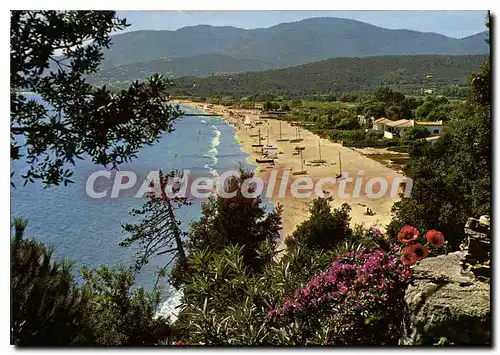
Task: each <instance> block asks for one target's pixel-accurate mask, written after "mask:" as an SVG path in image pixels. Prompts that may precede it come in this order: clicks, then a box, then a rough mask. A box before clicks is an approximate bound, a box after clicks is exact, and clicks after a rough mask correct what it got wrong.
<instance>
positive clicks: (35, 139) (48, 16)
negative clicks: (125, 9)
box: [10, 11, 180, 185]
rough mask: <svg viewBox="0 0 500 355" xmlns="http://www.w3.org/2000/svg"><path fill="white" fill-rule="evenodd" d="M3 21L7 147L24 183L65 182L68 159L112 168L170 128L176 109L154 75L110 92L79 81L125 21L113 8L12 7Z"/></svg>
mask: <svg viewBox="0 0 500 355" xmlns="http://www.w3.org/2000/svg"><path fill="white" fill-rule="evenodd" d="M10 20H11V27H10V89H11V90H10V91H11V97H10V103H11V114H10V116H11V144H10V146H11V149H10V151H11V159H12V160H13V161H15V160H21V159H22V160H23V161H24V162H26V164H27V165H28V166H29V169H28V171H27V172H26V173H25V174H23V175H22V178H23V179H25V181H26V182H28V181H30V182H33V181H35V180H37V179H39V180H41V181H42V182H43V183H44V184H45V185H58V184H60V183H61V182H62V183H65V184H66V183H68V182H71V179H70V178H71V175H72V172H71V169H70V168H69V166H70V165H71V164H75V159H83V158H90V159H91V160H92V161H93V162H94V163H96V164H101V165H104V166H111V167H114V166H117V165H119V164H121V163H123V162H126V161H129V160H130V159H131V158H133V157H134V156H135V153H136V152H137V150H138V149H139V148H141V147H142V146H144V145H148V144H152V143H153V142H155V141H156V140H158V138H159V137H160V135H161V134H162V133H163V132H170V131H172V121H173V120H174V119H175V118H176V117H177V116H179V114H180V112H179V109H178V108H177V107H173V106H172V105H169V104H168V103H167V101H166V94H165V91H166V90H167V89H168V88H169V85H170V84H169V82H168V81H166V80H165V79H164V78H162V77H161V76H159V75H154V76H152V77H151V78H149V79H148V80H147V81H145V82H143V83H139V82H135V83H133V84H132V85H130V86H129V87H127V88H125V89H123V90H120V91H118V92H111V91H110V90H108V89H107V88H106V86H102V87H94V86H92V85H90V84H89V83H87V82H86V75H88V74H90V73H94V72H95V71H96V69H97V67H98V66H99V63H100V62H101V61H102V59H103V49H105V48H109V46H110V45H111V37H110V34H111V33H112V32H113V31H118V30H122V29H124V28H126V27H127V26H128V24H127V22H126V20H125V19H123V18H119V17H118V16H117V15H116V14H115V12H114V11H12V12H11V18H10ZM24 91H31V92H34V93H35V94H36V95H39V97H40V98H41V99H42V100H43V102H44V103H42V102H40V101H37V100H35V99H33V98H30V97H29V96H27V95H25V94H24V93H23V92H24Z"/></svg>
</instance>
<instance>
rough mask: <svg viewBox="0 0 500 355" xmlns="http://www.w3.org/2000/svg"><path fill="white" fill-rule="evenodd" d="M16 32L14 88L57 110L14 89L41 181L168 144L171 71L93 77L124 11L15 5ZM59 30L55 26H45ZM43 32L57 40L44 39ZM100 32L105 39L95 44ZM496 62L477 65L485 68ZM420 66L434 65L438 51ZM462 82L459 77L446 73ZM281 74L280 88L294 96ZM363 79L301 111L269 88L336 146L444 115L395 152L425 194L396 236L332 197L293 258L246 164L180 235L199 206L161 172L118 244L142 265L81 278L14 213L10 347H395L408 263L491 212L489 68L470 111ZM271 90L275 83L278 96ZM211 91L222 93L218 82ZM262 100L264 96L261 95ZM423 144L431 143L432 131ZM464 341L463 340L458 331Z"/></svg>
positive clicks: (272, 104)
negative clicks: (169, 290) (168, 297)
mask: <svg viewBox="0 0 500 355" xmlns="http://www.w3.org/2000/svg"><path fill="white" fill-rule="evenodd" d="M11 22H12V23H11V40H12V43H11V62H12V63H11V89H14V88H29V89H34V90H35V91H36V92H37V93H38V94H39V95H40V96H41V97H42V98H43V99H44V100H45V101H46V102H47V103H48V104H49V105H50V106H51V107H53V110H48V109H46V108H45V107H44V106H43V105H42V104H40V103H37V102H34V101H32V100H27V99H26V98H24V97H23V96H21V95H19V94H18V93H16V92H13V93H12V95H11V107H12V108H11V136H12V139H11V160H13V161H14V160H19V159H26V160H27V162H28V164H29V165H30V166H31V168H30V170H29V172H28V173H27V174H26V176H24V178H25V179H26V181H27V182H28V181H34V180H35V179H40V180H41V181H42V182H43V183H45V185H48V186H50V185H57V184H59V183H61V182H64V183H67V182H68V181H69V180H70V177H71V172H70V171H68V170H65V163H74V158H79V157H82V158H83V157H84V156H86V157H87V158H88V159H92V161H93V162H95V163H96V164H104V165H112V166H116V165H118V164H120V163H122V162H126V161H128V160H129V159H130V158H133V157H134V154H135V152H136V151H137V149H139V148H140V147H141V146H143V145H148V144H153V143H154V142H155V141H156V140H157V139H158V137H159V136H160V135H161V134H163V133H171V131H172V126H171V125H172V122H173V120H174V119H175V118H176V117H177V116H179V115H180V112H179V110H178V109H177V108H175V107H173V106H171V105H169V104H168V102H167V101H166V100H165V98H166V96H167V92H169V91H170V86H169V85H168V83H166V82H165V81H164V80H163V79H162V78H161V77H160V76H155V77H153V78H152V79H151V80H149V81H148V83H142V84H139V83H137V84H132V85H131V86H130V87H129V88H128V89H126V90H123V91H120V92H119V93H111V92H110V91H108V89H106V88H95V87H93V86H91V85H90V84H88V83H86V82H85V80H84V76H85V75H86V74H88V73H92V72H93V71H94V70H95V69H96V67H97V65H98V64H99V62H100V61H101V60H102V55H103V53H102V52H103V49H104V48H107V47H108V45H109V44H110V41H109V33H110V32H111V31H112V30H113V29H115V28H123V27H124V26H126V21H125V20H123V19H120V18H118V17H117V16H116V14H115V13H114V12H111V11H106V12H93V11H88V12H87V11H85V12H75V11H69V12H64V13H62V12H57V11H40V12H36V11H13V12H12V15H11ZM52 27H54V28H56V29H58V31H55V32H54V31H52V30H49V28H52ZM41 33H49V34H53V37H51V36H49V37H48V41H39V40H38V38H39V36H40V35H41ZM89 37H90V38H91V39H94V41H93V42H92V43H91V44H89V45H87V46H86V47H83V42H84V41H86V40H87V39H88V38H89ZM28 48H29V49H30V50H27V49H28ZM56 48H63V49H65V50H66V51H67V54H68V58H67V59H68V60H69V61H68V62H65V63H69V64H65V63H63V62H61V63H59V64H60V65H69V68H67V69H69V70H60V71H58V72H57V73H50V74H48V75H43V73H44V70H45V69H46V68H47V66H48V63H49V62H50V61H53V60H56V61H59V59H58V58H53V57H52V55H51V54H52V53H53V51H54V49H56ZM436 58H437V59H436ZM436 58H434V59H432V60H437V61H441V60H443V61H444V62H443V63H447V65H448V66H450V67H451V68H454V65H452V64H456V63H457V62H456V58H453V57H436ZM443 58H444V59H443ZM484 59H485V58H484V57H479V56H478V57H469V59H467V60H471V61H473V62H474V63H475V64H478V66H479V61H484ZM338 60H339V61H340V63H344V62H343V61H345V64H343V65H348V64H347V63H349V62H348V60H347V59H338ZM367 60H368V61H374V62H373V63H372V65H371V66H369V67H371V68H375V67H376V65H375V64H376V63H378V62H377V61H378V60H380V59H373V58H372V59H367ZM390 60H393V59H390ZM398 60H402V59H399V58H396V59H395V61H396V63H398ZM407 60H408V61H409V62H410V63H411V62H412V61H413V62H415V61H416V59H415V58H412V57H408V58H407ZM418 60H419V61H420V60H421V61H422V62H423V63H431V62H430V60H431V59H428V60H429V61H427V59H426V58H425V57H421V58H419V59H418ZM359 61H361V60H359ZM426 61H427V62H426ZM476 61H477V63H476ZM399 63H400V62H399ZM432 63H434V62H432ZM351 64H352V62H351ZM475 64H474V65H475ZM397 65H399V64H397ZM443 65H444V64H443ZM306 67H307V66H306ZM360 68H361V67H360ZM467 70H468V69H467ZM452 71H453V70H451V69H450V73H451V72H452ZM277 72H279V71H275V72H271V73H277ZM369 72H370V71H369V70H367V73H369ZM458 72H460V73H462V74H463V75H464V77H465V74H466V73H464V72H463V68H461V69H460V70H458V71H457V72H454V73H453V74H450V78H451V77H453V76H454V75H458ZM317 74H318V76H317V80H310V81H304V82H301V83H300V85H301V86H310V87H311V91H310V92H311V93H317V92H326V93H328V92H329V91H322V90H318V87H315V85H317V84H315V83H316V82H317V83H322V82H323V83H324V82H330V84H331V76H329V74H327V72H318V73H317ZM351 74H352V73H351ZM265 75H271V74H269V73H267V74H265ZM272 75H274V74H272ZM281 75H284V74H283V73H278V74H277V76H276V80H277V79H279V78H281V79H279V80H282V81H281V82H282V83H283V85H287V84H286V83H287V82H288V80H285V78H282V77H281ZM412 75H413V74H412ZM415 75H417V76H420V75H421V73H418V74H415ZM251 76H252V75H251V74H242V76H241V78H248V77H251ZM197 80H199V79H197ZM211 80H212V79H211ZM213 80H215V79H213ZM217 80H218V79H217ZM245 80H246V79H245ZM252 80H256V79H252ZM273 80H275V79H273ZM294 80H295V79H293V80H290V82H292V83H293V82H294ZM450 80H452V79H450ZM453 80H454V79H453ZM460 80H465V78H461V79H460ZM361 82H362V80H361V78H360V79H359V84H358V86H356V85H354V86H353V87H352V88H347V87H342V89H341V91H342V92H343V94H342V95H338V97H339V98H340V99H341V100H340V102H337V101H336V99H337V95H336V94H334V93H332V92H330V93H329V94H328V96H322V97H323V98H324V100H323V101H321V102H320V101H319V100H304V97H301V96H300V95H301V94H300V92H299V91H296V94H294V95H297V96H294V97H292V96H287V97H286V98H285V97H284V96H282V97H280V98H278V97H277V96H276V95H277V93H273V94H272V97H270V96H268V97H266V98H265V99H262V100H261V102H264V104H265V105H266V108H268V109H269V108H272V109H275V108H277V107H276V105H278V106H279V107H278V108H279V109H280V110H283V111H284V112H286V113H287V114H286V115H285V118H284V119H287V120H290V121H297V122H300V123H301V124H303V125H304V127H307V128H308V129H311V130H313V131H316V132H317V133H319V134H325V135H326V136H327V137H329V138H331V139H344V138H346V139H351V140H352V141H373V142H376V141H379V140H380V136H379V135H378V134H376V133H371V132H366V131H365V128H366V127H365V126H364V124H362V123H360V122H359V120H358V115H365V116H367V115H374V116H379V117H382V116H389V118H391V119H393V120H396V119H400V118H414V117H417V118H420V117H426V119H438V118H439V119H442V120H443V121H445V122H446V125H447V127H446V128H447V129H446V130H445V132H444V134H443V136H442V137H441V139H440V140H439V141H438V142H437V143H436V144H435V145H429V144H427V143H426V142H422V141H418V140H416V141H405V142H404V145H402V146H399V147H398V148H399V149H400V150H401V149H403V150H407V151H408V152H409V162H408V164H406V166H405V168H404V172H405V174H406V175H407V176H408V177H411V178H412V179H413V181H414V185H413V191H412V198H409V199H402V200H401V201H400V202H397V203H396V204H395V205H394V207H393V212H394V218H393V220H392V222H391V223H390V225H389V226H388V231H387V233H385V234H384V233H382V232H381V231H380V230H378V229H369V230H365V229H363V228H362V227H360V226H352V225H351V223H350V214H351V208H350V207H349V206H348V205H347V204H344V205H342V206H341V207H340V208H337V209H332V208H331V207H330V204H329V200H328V199H325V198H318V199H316V200H314V201H313V203H312V206H311V209H310V215H309V218H308V219H306V220H305V221H304V222H303V223H301V224H300V225H298V226H297V228H296V230H295V231H294V232H293V233H292V234H291V235H290V236H285V237H288V238H287V239H286V241H287V243H286V244H287V248H286V249H285V250H280V251H278V250H276V249H277V248H276V247H277V245H278V240H279V238H280V229H281V222H282V221H281V212H282V209H281V207H280V206H277V207H276V208H275V209H273V210H272V211H270V212H268V211H266V208H265V206H264V203H263V201H262V200H261V199H260V198H258V197H255V198H248V197H246V196H242V195H241V192H239V191H241V189H239V187H240V185H241V184H242V183H243V181H244V180H245V179H246V178H247V177H251V176H253V175H252V173H251V172H246V171H243V170H242V171H241V177H240V178H233V179H232V180H230V181H229V183H228V189H227V191H228V192H231V191H237V193H236V195H235V196H234V197H230V198H223V197H220V196H219V197H212V198H210V199H209V200H208V201H207V202H205V203H204V205H203V207H202V213H201V216H200V217H199V219H198V220H197V221H194V222H193V223H192V224H191V226H190V227H189V232H188V233H186V234H184V233H182V232H181V230H180V228H179V223H180V222H179V220H178V219H177V217H176V215H175V213H176V212H175V211H176V208H182V206H184V205H185V204H187V203H189V201H186V200H174V199H170V198H168V197H167V195H166V194H165V193H164V189H165V179H166V178H167V177H169V176H174V175H175V173H166V174H163V173H162V174H161V178H160V186H151V187H152V189H154V188H155V187H156V188H159V189H160V192H161V195H160V197H157V196H156V195H155V194H154V193H152V194H149V195H148V199H147V201H146V202H145V204H144V206H143V207H142V208H141V209H137V210H134V211H132V213H133V214H134V215H135V216H139V217H141V220H140V221H139V222H138V223H136V224H125V225H124V230H125V231H126V232H127V233H128V234H129V235H128V237H126V238H125V239H124V240H123V242H122V245H124V246H132V245H133V246H134V247H138V254H137V263H136V265H134V266H132V267H129V266H119V265H117V266H114V265H107V266H102V267H100V268H98V269H90V268H88V267H84V268H83V269H82V270H81V272H80V275H81V277H80V279H77V278H76V277H75V273H74V271H75V270H73V269H72V264H71V263H70V262H68V261H63V260H56V259H55V258H53V256H52V249H51V248H50V247H48V246H45V245H44V244H42V243H40V242H37V241H36V240H35V239H32V238H27V237H26V236H25V235H24V234H25V230H26V225H27V223H28V222H27V220H25V219H20V218H15V219H13V222H12V227H13V235H12V236H11V255H10V257H11V270H12V274H11V291H12V302H11V315H12V316H11V342H12V344H15V345H19V346H68V345H87V346H88V345H91V346H96V345H122V346H147V345H176V346H183V345H187V346H200V345H211V346H215V345H268V346H276V345H282V346H303V345H336V346H346V345H350V346H359V345H398V344H399V343H400V339H401V337H402V336H403V335H404V334H405V332H406V324H407V323H406V321H407V320H408V319H409V310H408V309H407V307H406V303H405V297H404V295H405V290H406V287H407V286H408V285H409V284H410V283H411V281H412V268H411V266H413V265H415V264H416V263H418V262H419V261H421V260H423V259H425V258H427V257H428V256H436V255H440V254H445V253H448V252H450V251H455V250H457V249H458V248H459V244H460V243H461V242H463V241H464V237H465V236H464V233H463V226H464V224H465V222H466V220H467V217H468V216H471V215H473V216H479V215H482V214H489V213H490V212H491V207H490V206H491V191H490V190H491V181H490V178H491V168H492V167H491V74H490V62H489V59H488V60H486V61H485V62H484V63H483V64H482V66H481V69H480V70H479V71H478V72H475V73H473V74H471V75H470V76H469V80H468V82H467V89H466V90H467V91H466V96H465V97H466V101H465V103H461V102H452V101H451V100H450V99H447V98H442V97H432V98H422V97H412V96H410V95H407V94H405V93H402V92H399V91H397V90H396V89H395V88H388V87H380V86H379V85H377V88H375V87H366V88H363V89H366V90H368V91H367V92H363V93H361V92H359V91H358V90H359V89H360V85H361V84H360V83H361ZM271 83H273V81H269V82H267V83H266V82H265V81H263V85H277V84H276V83H274V84H271ZM295 83H298V80H297V81H295ZM339 83H341V81H339ZM240 84H243V86H242V87H244V88H245V90H248V88H249V86H248V85H245V83H244V82H240ZM291 85H295V84H291ZM342 85H343V84H342ZM400 85H402V86H404V85H406V84H405V83H404V82H403V83H400ZM202 87H203V86H202ZM275 87H278V86H275ZM210 90H212V89H210ZM213 90H214V92H216V93H220V94H223V93H224V92H225V91H224V90H223V89H221V88H220V87H219V88H217V87H215V88H214V89H213ZM216 90H221V91H220V92H218V91H216ZM258 90H259V86H258V85H256V86H255V87H254V89H253V90H252V91H250V90H249V91H248V92H247V94H248V95H252V94H253V95H255V92H256V91H258ZM286 90H288V89H287V88H284V89H283V93H285V92H287V91H286ZM352 90H356V92H351V91H352ZM370 90H371V91H370ZM263 92H265V91H263ZM207 93H208V92H207ZM303 94H304V92H303ZM306 94H307V93H306ZM270 95H271V94H270ZM283 95H285V94H283ZM286 95H289V94H286ZM232 99H233V100H235V98H232ZM308 99H310V98H308ZM204 100H206V101H208V100H209V99H207V98H206V97H205V98H204ZM238 100H241V101H245V100H242V98H239V99H238ZM246 101H247V102H248V101H249V100H246ZM235 103H237V104H239V102H235ZM242 104H246V103H242ZM450 108H451V110H450ZM450 112H453V114H451V115H450ZM172 134H175V133H172ZM411 134H412V135H413V136H415V138H417V137H420V135H421V134H422V132H419V131H418V130H415V131H414V132H412V133H411ZM21 137H23V138H24V139H25V141H24V143H23V141H22V140H21ZM398 143H401V141H400V140H397V141H396V142H395V144H398ZM402 147H404V148H402ZM23 149H26V151H27V153H24V151H23ZM24 154H27V155H24ZM37 159H39V160H37ZM40 161H42V162H40ZM21 188H22V187H21ZM26 217H28V218H29V216H26ZM54 228H57V226H54ZM278 253H281V255H280V256H279V257H278ZM165 254H170V256H171V260H174V261H176V265H175V267H174V268H168V266H169V265H168V264H167V265H165V267H164V268H162V269H161V270H160V272H159V273H158V275H157V283H156V285H155V287H154V288H153V290H151V291H149V292H148V291H146V290H144V289H142V288H141V287H138V286H137V285H136V284H135V279H134V275H135V272H136V271H137V270H139V269H140V268H141V267H142V266H143V265H144V264H145V263H147V262H148V259H149V258H151V257H153V256H154V255H165ZM169 272H171V274H170V275H169ZM165 276H169V280H168V281H170V282H171V283H172V284H173V285H174V286H175V287H176V288H178V289H179V290H182V291H183V296H182V299H181V304H180V306H179V308H178V310H177V314H176V317H171V318H169V319H165V318H162V317H158V316H157V315H156V310H157V308H158V304H159V300H160V294H159V288H158V287H157V286H158V284H159V283H160V282H162V283H166V282H167V280H166V278H165ZM437 287H440V286H437ZM457 339H458V340H457V343H460V336H458V337H457ZM441 340H442V339H430V340H426V341H425V342H423V343H422V345H432V344H441V343H442V342H441ZM438 341H439V342H438ZM443 342H445V340H443Z"/></svg>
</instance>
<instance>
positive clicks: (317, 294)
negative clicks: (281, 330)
mask: <svg viewBox="0 0 500 355" xmlns="http://www.w3.org/2000/svg"><path fill="white" fill-rule="evenodd" d="M390 249H391V250H390V251H385V250H382V249H375V250H374V249H367V248H365V249H362V250H360V251H359V252H350V253H346V254H344V256H342V257H340V258H338V259H336V260H335V261H334V262H333V263H332V264H331V265H330V267H329V268H328V270H327V271H326V272H322V273H321V274H319V275H318V276H317V277H315V278H314V279H312V280H311V281H310V282H309V283H308V284H307V285H306V286H304V287H302V288H300V289H299V290H298V291H297V292H296V294H295V297H294V298H293V299H285V300H284V303H283V306H282V307H278V308H275V309H271V310H270V311H269V314H268V315H269V317H270V322H271V324H272V325H273V326H275V327H287V326H291V325H292V324H297V323H299V324H300V325H301V326H300V332H301V334H300V335H299V336H298V338H299V339H303V341H304V342H305V343H307V341H306V339H308V338H313V337H314V334H316V333H317V332H318V331H320V329H324V328H328V329H332V332H331V334H330V335H329V336H328V337H327V339H325V343H328V344H336V345H348V344H352V345H360V344H396V343H397V340H398V339H399V337H400V335H401V331H402V327H401V324H402V319H403V316H404V314H405V312H404V300H403V296H404V289H405V287H406V285H407V283H408V281H409V278H410V276H411V271H410V270H409V268H406V267H404V266H403V265H401V263H399V262H398V255H397V251H398V249H399V248H398V246H397V245H392V246H391V248H390Z"/></svg>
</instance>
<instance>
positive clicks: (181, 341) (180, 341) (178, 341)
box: [172, 339, 184, 345]
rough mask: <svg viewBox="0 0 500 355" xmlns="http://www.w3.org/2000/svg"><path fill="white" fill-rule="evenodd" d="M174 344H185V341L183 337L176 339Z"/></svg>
mask: <svg viewBox="0 0 500 355" xmlns="http://www.w3.org/2000/svg"><path fill="white" fill-rule="evenodd" d="M172 345H184V341H183V340H182V339H181V340H176V341H174V343H173V344H172Z"/></svg>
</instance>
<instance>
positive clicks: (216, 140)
mask: <svg viewBox="0 0 500 355" xmlns="http://www.w3.org/2000/svg"><path fill="white" fill-rule="evenodd" d="M212 128H213V131H214V133H215V135H214V136H213V137H212V140H211V141H210V149H209V150H208V151H207V152H206V153H205V154H204V155H203V156H204V157H207V158H210V160H211V161H210V162H209V163H207V164H205V169H208V170H209V172H210V174H212V175H213V176H218V174H217V170H215V169H214V166H215V165H216V164H217V153H218V151H217V147H218V146H219V144H220V131H219V130H218V129H217V127H215V126H212Z"/></svg>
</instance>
